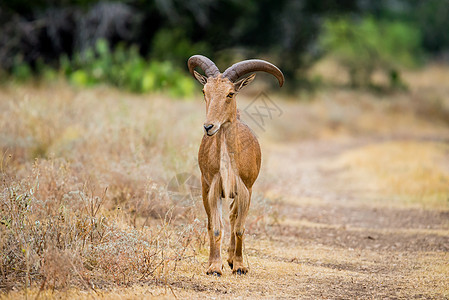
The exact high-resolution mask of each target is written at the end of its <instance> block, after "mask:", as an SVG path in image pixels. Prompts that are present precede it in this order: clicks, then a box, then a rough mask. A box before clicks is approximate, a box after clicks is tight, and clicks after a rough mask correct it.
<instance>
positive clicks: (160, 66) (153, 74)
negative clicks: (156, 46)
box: [60, 40, 194, 97]
mask: <svg viewBox="0 0 449 300" xmlns="http://www.w3.org/2000/svg"><path fill="white" fill-rule="evenodd" d="M60 66H61V70H62V72H63V74H65V75H66V76H67V77H68V78H69V80H70V82H71V83H72V84H74V85H78V86H92V85H95V84H99V83H108V84H111V85H113V86H116V87H119V88H122V89H127V90H130V91H132V92H136V93H146V92H157V91H168V92H169V93H170V95H172V96H173V97H188V96H191V95H192V94H193V92H194V82H193V79H191V78H190V76H188V74H186V73H185V72H183V71H181V70H180V69H178V68H176V67H174V65H173V63H171V62H170V61H155V60H153V61H150V62H148V61H147V60H146V59H145V58H143V57H142V56H141V55H140V54H139V51H138V49H137V47H135V46H131V47H129V48H126V47H125V46H124V45H123V44H120V45H118V46H117V47H116V48H115V49H114V50H113V51H111V50H110V47H109V45H108V43H107V42H106V41H105V40H99V41H98V42H97V43H96V45H95V48H94V49H89V50H86V51H84V52H82V53H78V54H75V55H74V56H73V58H72V60H69V59H68V58H67V57H62V58H61V61H60Z"/></svg>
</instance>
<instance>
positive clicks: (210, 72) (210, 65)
mask: <svg viewBox="0 0 449 300" xmlns="http://www.w3.org/2000/svg"><path fill="white" fill-rule="evenodd" d="M187 65H188V66H189V71H190V74H192V76H193V77H195V75H194V74H193V70H194V69H195V68H196V67H200V68H201V69H203V71H204V73H205V74H206V76H207V77H211V76H215V75H218V74H220V70H218V68H217V66H216V65H215V64H214V62H213V61H211V60H210V59H209V58H207V57H206V56H203V55H193V56H191V57H190V58H189V61H188V63H187Z"/></svg>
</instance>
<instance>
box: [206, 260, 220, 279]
mask: <svg viewBox="0 0 449 300" xmlns="http://www.w3.org/2000/svg"><path fill="white" fill-rule="evenodd" d="M222 270H223V265H222V264H221V263H215V264H211V265H210V266H209V269H207V271H206V274H207V275H213V276H217V277H220V276H221V275H222V274H223V272H222Z"/></svg>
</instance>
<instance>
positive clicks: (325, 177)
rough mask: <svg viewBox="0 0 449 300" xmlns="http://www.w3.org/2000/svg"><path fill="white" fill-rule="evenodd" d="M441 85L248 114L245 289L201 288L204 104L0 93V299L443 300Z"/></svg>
mask: <svg viewBox="0 0 449 300" xmlns="http://www.w3.org/2000/svg"><path fill="white" fill-rule="evenodd" d="M422 74H424V75H422ZM447 74H449V71H448V70H447V69H442V68H437V67H431V68H429V69H427V70H424V71H422V72H420V73H408V74H406V78H408V79H409V80H410V91H409V92H407V93H396V94H384V95H373V94H370V93H366V92H363V91H350V90H346V89H344V88H330V89H327V90H323V91H320V92H318V93H316V94H313V95H306V96H305V98H307V99H306V100H307V101H303V102H299V103H298V102H297V101H293V100H294V99H291V98H290V99H289V98H286V97H283V96H279V95H276V94H273V95H271V94H270V95H269V97H270V98H271V100H273V101H274V102H275V103H276V104H277V105H279V107H280V108H281V109H282V112H283V113H282V115H281V116H273V117H272V118H271V119H266V120H265V121H266V123H265V125H264V126H263V127H262V128H259V127H258V126H257V124H255V123H254V120H252V119H250V118H248V115H247V114H245V112H243V113H242V117H243V118H244V119H246V121H247V123H248V124H249V125H250V127H252V128H253V129H254V130H255V131H256V134H257V135H258V136H259V139H260V140H261V144H262V148H263V151H262V152H263V166H262V172H261V175H260V178H259V180H258V181H257V183H256V185H255V187H254V196H253V201H252V204H251V213H250V216H249V219H248V221H247V232H248V238H247V240H246V244H245V245H246V250H247V257H246V260H247V262H248V263H249V266H250V269H251V271H250V274H249V275H248V276H246V277H243V278H240V277H235V276H233V275H231V271H230V270H229V269H226V270H225V272H224V276H223V277H222V278H215V277H209V276H206V275H205V274H204V270H205V266H206V262H207V255H208V253H207V252H208V241H207V239H206V232H205V215H204V213H203V208H202V206H201V200H200V196H199V191H198V188H199V182H198V178H199V171H198V167H197V164H196V152H197V148H198V145H199V141H200V139H201V136H202V131H201V124H202V121H203V118H204V107H203V103H202V102H201V101H198V100H197V99H195V100H194V101H186V102H181V101H177V100H175V99H170V98H167V97H166V96H164V95H151V96H135V95H131V94H127V93H123V92H120V91H117V90H114V89H111V88H107V87H99V88H95V89H90V90H77V89H74V88H73V87H70V86H67V85H66V84H65V83H63V82H59V83H56V84H54V85H49V84H47V85H42V86H10V85H5V86H2V87H1V88H0V149H1V155H2V156H1V159H0V172H1V175H0V176H1V196H0V197H1V203H0V221H1V224H0V228H1V231H0V248H1V251H0V289H1V291H2V293H3V294H0V297H2V298H27V297H39V298H77V299H85V298H90V297H92V296H93V297H96V298H108V299H109V298H129V299H131V298H140V297H143V296H148V295H152V296H155V297H162V298H173V297H178V298H181V297H189V298H204V297H220V298H227V297H229V298H234V297H238V296H242V297H250V298H260V297H267V298H273V297H286V298H289V297H290V298H296V297H304V298H342V297H343V298H373V297H374V298H381V297H398V298H410V297H430V298H442V297H448V296H449V290H448V289H447V286H449V282H448V280H447V278H449V276H448V275H449V266H448V264H447V261H448V256H447V254H448V251H449V248H448V244H449V234H448V230H449V227H448V226H449V223H448V222H447V212H448V210H449V202H448V201H447V199H448V197H449V160H448V153H449V148H448V144H447V143H448V140H447V137H448V136H449V127H448V124H449V123H448V121H447V120H448V119H449V102H448V101H447V100H448V97H447V96H448V94H449V93H448V86H447V81H444V80H441V78H442V77H443V78H444V77H445V76H448V75H447ZM423 78H424V79H426V80H423ZM428 78H434V79H435V80H434V81H432V80H427V79H428ZM432 82H433V84H432ZM445 84H446V85H445ZM255 95H256V94H255V90H254V89H253V90H248V92H247V94H246V97H245V95H241V96H240V97H241V99H240V107H241V108H242V109H243V108H245V107H247V106H248V105H249V103H251V100H252V99H253V97H254V96H255ZM198 98H200V97H198ZM284 98H286V99H284ZM176 174H178V176H176ZM225 215H227V213H226V212H225ZM445 220H446V221H445ZM225 225H226V226H228V224H227V223H226V224H225ZM267 282H268V283H270V284H267Z"/></svg>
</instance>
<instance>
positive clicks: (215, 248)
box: [203, 176, 223, 276]
mask: <svg viewBox="0 0 449 300" xmlns="http://www.w3.org/2000/svg"><path fill="white" fill-rule="evenodd" d="M203 184H204V183H203ZM203 203H204V207H205V209H206V213H207V231H208V233H209V242H210V250H209V267H208V269H207V271H206V274H208V275H217V276H221V275H222V273H223V264H222V262H221V240H222V236H223V222H222V199H221V184H220V177H219V176H215V177H214V179H213V180H212V184H211V186H210V189H209V191H208V192H206V193H205V192H204V188H203Z"/></svg>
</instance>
